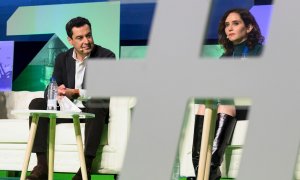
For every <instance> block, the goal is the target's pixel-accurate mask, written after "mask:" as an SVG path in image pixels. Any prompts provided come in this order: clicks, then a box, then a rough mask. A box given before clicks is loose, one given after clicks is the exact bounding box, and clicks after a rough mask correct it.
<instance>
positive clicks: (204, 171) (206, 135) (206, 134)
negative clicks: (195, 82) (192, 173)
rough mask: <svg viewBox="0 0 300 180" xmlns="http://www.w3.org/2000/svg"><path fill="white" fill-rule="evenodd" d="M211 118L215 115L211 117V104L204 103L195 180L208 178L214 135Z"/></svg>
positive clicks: (206, 179)
mask: <svg viewBox="0 0 300 180" xmlns="http://www.w3.org/2000/svg"><path fill="white" fill-rule="evenodd" d="M213 118H215V115H213V108H212V102H209V103H206V104H205V114H204V123H203V132H202V139H201V148H200V158H199V167H198V175H197V180H208V178H209V170H210V162H211V150H212V141H213V134H214V133H213V130H214V125H213V123H214V120H213Z"/></svg>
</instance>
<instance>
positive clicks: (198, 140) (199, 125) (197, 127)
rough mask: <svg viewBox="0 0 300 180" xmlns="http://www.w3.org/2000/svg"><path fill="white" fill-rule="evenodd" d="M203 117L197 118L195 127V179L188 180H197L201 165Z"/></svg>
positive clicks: (193, 150)
mask: <svg viewBox="0 0 300 180" xmlns="http://www.w3.org/2000/svg"><path fill="white" fill-rule="evenodd" d="M203 120H204V116H203V115H198V114H197V115H196V116H195V125H194V138H193V148H192V161H193V165H194V170H195V177H188V178H187V179H188V180H195V179H196V177H197V174H198V165H199V157H200V146H201V138H202V130H203Z"/></svg>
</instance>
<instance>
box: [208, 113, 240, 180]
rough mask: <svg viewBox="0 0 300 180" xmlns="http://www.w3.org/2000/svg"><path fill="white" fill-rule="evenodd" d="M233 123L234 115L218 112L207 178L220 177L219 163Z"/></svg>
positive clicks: (234, 120)
mask: <svg viewBox="0 0 300 180" xmlns="http://www.w3.org/2000/svg"><path fill="white" fill-rule="evenodd" d="M235 124H236V119H235V118H234V117H232V116H230V115H228V114H224V113H218V115H217V121H216V131H215V138H214V142H213V149H212V158H211V166H210V175H209V180H219V179H220V178H221V171H220V165H221V163H222V161H223V156H224V153H225V149H226V147H227V145H228V143H229V141H230V138H231V135H232V133H233V130H234V127H235Z"/></svg>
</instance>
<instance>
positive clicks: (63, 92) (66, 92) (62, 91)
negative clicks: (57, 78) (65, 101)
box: [57, 84, 79, 99]
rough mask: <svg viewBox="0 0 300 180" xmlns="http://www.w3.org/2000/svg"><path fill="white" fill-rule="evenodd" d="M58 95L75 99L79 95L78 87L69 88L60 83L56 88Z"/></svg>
mask: <svg viewBox="0 0 300 180" xmlns="http://www.w3.org/2000/svg"><path fill="white" fill-rule="evenodd" d="M57 92H58V96H67V97H68V98H69V99H76V98H78V97H79V90H78V89H69V88H66V86H65V85H63V84H62V85H60V86H58V88H57Z"/></svg>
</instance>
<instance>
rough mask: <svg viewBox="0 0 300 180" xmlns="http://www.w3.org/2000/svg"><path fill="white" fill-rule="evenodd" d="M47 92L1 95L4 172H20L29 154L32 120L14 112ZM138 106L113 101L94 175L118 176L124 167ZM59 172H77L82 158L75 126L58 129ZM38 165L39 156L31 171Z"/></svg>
mask: <svg viewBox="0 0 300 180" xmlns="http://www.w3.org/2000/svg"><path fill="white" fill-rule="evenodd" d="M43 95H44V93H43V91H37V92H29V91H18V92H13V91H12V92H5V93H0V106H2V107H3V108H5V109H3V108H2V109H1V111H0V113H1V116H0V159H1V163H0V170H16V171H20V170H21V168H22V164H23V159H24V155H25V148H26V144H27V140H28V134H29V128H28V127H29V124H28V117H26V116H25V117H24V116H20V115H13V114H11V113H10V112H11V110H13V109H28V105H29V103H30V102H31V100H32V99H34V98H38V97H43ZM135 104H136V99H135V98H133V97H111V98H110V112H109V113H110V120H109V123H108V125H107V126H105V127H104V131H103V135H102V138H101V142H100V147H99V148H98V152H97V157H96V159H95V161H94V164H93V172H98V173H101V174H118V173H119V172H120V170H121V168H122V164H123V159H124V155H125V150H126V145H127V140H128V136H129V131H130V122H131V115H132V110H133V108H134V106H135ZM81 130H82V134H83V135H84V124H81ZM55 143H56V145H55V161H54V162H55V164H54V171H55V172H76V171H77V170H78V167H79V166H80V165H79V159H78V153H77V146H76V140H75V137H74V129H73V124H70V123H62V124H57V126H56V142H55ZM35 165H36V157H35V156H31V160H30V164H29V168H28V169H29V170H31V169H32V168H33V167H34V166H35Z"/></svg>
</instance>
